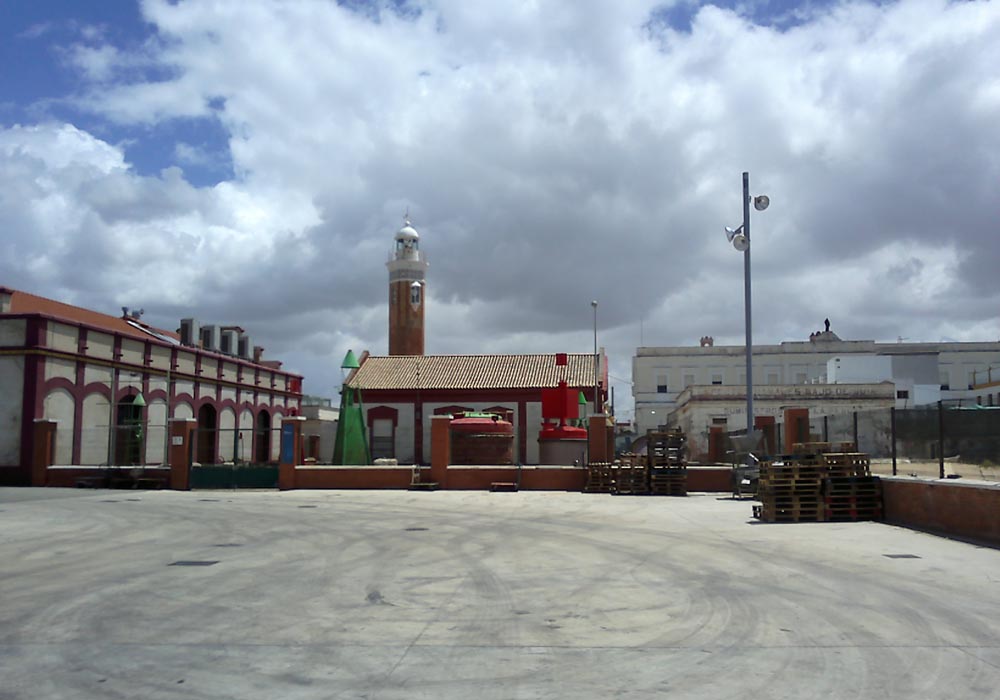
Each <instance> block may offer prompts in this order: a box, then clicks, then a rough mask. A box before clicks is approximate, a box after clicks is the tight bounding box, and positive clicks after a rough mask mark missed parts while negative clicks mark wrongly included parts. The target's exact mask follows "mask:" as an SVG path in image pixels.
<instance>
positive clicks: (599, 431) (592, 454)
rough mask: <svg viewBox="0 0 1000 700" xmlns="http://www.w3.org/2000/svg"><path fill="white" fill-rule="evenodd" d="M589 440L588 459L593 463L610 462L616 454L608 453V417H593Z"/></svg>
mask: <svg viewBox="0 0 1000 700" xmlns="http://www.w3.org/2000/svg"><path fill="white" fill-rule="evenodd" d="M589 426H590V430H589V431H588V440H587V450H588V457H587V459H588V460H589V461H590V462H591V463H593V462H610V461H611V460H612V457H613V455H614V452H611V453H609V452H608V417H607V416H606V415H604V414H603V413H598V414H597V415H594V416H591V417H590V419H589Z"/></svg>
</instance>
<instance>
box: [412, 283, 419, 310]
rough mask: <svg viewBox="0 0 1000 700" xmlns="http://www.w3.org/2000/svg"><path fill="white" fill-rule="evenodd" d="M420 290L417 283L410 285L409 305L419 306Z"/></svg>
mask: <svg viewBox="0 0 1000 700" xmlns="http://www.w3.org/2000/svg"><path fill="white" fill-rule="evenodd" d="M420 289H421V287H420V284H419V283H414V284H412V285H410V303H411V304H413V305H414V306H420Z"/></svg>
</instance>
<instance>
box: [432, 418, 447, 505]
mask: <svg viewBox="0 0 1000 700" xmlns="http://www.w3.org/2000/svg"><path fill="white" fill-rule="evenodd" d="M449 462H451V416H434V417H433V418H431V481H436V482H437V483H438V485H439V486H440V487H441V488H447V486H448V483H447V482H448V463H449Z"/></svg>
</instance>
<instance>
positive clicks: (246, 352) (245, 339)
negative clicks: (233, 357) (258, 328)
mask: <svg viewBox="0 0 1000 700" xmlns="http://www.w3.org/2000/svg"><path fill="white" fill-rule="evenodd" d="M238 354H239V356H240V357H242V358H243V359H244V360H252V359H253V342H252V341H251V340H250V336H248V335H241V336H240V342H239V353H238Z"/></svg>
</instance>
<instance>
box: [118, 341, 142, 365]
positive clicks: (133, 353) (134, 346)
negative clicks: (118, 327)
mask: <svg viewBox="0 0 1000 700" xmlns="http://www.w3.org/2000/svg"><path fill="white" fill-rule="evenodd" d="M144 350H145V345H144V344H143V343H141V342H139V341H138V340H132V339H130V338H122V362H126V363H128V364H130V365H141V364H143V362H144V360H145V358H144V357H143V351H144Z"/></svg>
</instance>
